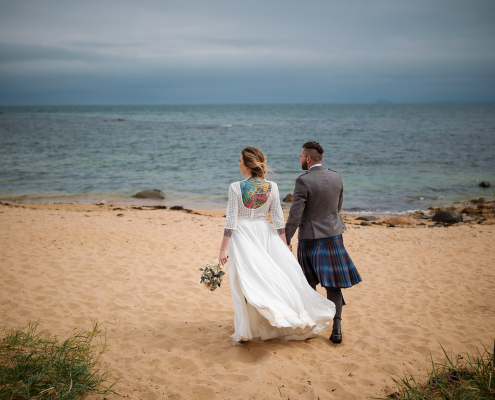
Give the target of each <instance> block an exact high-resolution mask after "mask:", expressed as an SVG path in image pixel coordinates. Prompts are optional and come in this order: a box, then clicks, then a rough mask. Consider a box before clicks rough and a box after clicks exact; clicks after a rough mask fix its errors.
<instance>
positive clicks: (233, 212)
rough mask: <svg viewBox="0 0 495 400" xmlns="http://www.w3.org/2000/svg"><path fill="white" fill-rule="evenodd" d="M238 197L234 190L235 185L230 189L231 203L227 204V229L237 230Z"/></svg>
mask: <svg viewBox="0 0 495 400" xmlns="http://www.w3.org/2000/svg"><path fill="white" fill-rule="evenodd" d="M237 202H238V197H237V193H236V192H235V190H234V184H233V183H232V184H231V185H230V187H229V202H228V204H227V220H226V221H225V229H236V228H237V213H238V204H237Z"/></svg>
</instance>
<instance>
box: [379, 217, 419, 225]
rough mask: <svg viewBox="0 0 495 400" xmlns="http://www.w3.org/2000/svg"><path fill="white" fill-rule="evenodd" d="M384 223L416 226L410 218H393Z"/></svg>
mask: <svg viewBox="0 0 495 400" xmlns="http://www.w3.org/2000/svg"><path fill="white" fill-rule="evenodd" d="M383 222H385V223H387V224H390V225H394V226H396V225H414V221H413V220H412V219H411V218H408V217H392V218H388V219H386V220H384V221H383Z"/></svg>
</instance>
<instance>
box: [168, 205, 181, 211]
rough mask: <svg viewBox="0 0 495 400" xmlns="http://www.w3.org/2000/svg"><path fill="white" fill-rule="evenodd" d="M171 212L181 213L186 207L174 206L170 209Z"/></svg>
mask: <svg viewBox="0 0 495 400" xmlns="http://www.w3.org/2000/svg"><path fill="white" fill-rule="evenodd" d="M170 209H171V210H175V211H181V210H183V209H184V207H182V206H173V207H170Z"/></svg>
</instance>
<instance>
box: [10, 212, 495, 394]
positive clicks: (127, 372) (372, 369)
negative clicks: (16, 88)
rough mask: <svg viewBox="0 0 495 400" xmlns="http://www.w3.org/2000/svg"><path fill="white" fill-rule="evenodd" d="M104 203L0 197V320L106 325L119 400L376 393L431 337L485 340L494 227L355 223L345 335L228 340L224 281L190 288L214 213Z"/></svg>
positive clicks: (457, 345) (491, 323)
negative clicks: (354, 270)
mask: <svg viewBox="0 0 495 400" xmlns="http://www.w3.org/2000/svg"><path fill="white" fill-rule="evenodd" d="M113 208H116V207H111V206H102V207H98V206H94V205H60V204H53V205H27V204H26V205H23V206H20V205H18V206H14V205H9V206H5V205H0V277H1V279H0V328H2V329H3V328H6V327H12V326H18V325H24V324H27V323H28V322H29V321H36V320H38V319H41V326H42V327H43V328H47V329H50V330H51V331H52V332H54V333H57V334H60V335H64V334H66V333H67V332H68V331H69V330H71V329H73V328H75V327H76V326H78V325H80V324H82V323H83V322H84V321H87V323H91V322H92V321H98V322H100V323H108V324H107V325H106V326H107V330H108V341H109V344H110V347H109V350H108V352H107V353H105V354H104V355H103V361H104V365H105V366H106V367H109V368H111V369H112V370H113V372H112V374H111V376H112V377H113V378H117V377H119V376H121V377H122V378H121V379H120V381H119V383H118V384H117V386H116V390H117V391H118V392H119V393H120V394H122V395H123V396H125V397H126V398H131V399H279V398H281V399H287V398H290V399H318V398H319V399H322V400H323V399H332V398H335V399H337V398H338V399H364V398H367V397H373V396H383V395H385V394H386V393H390V392H392V390H393V386H392V380H391V379H390V377H389V375H388V373H387V371H392V372H396V373H399V374H400V373H401V372H402V371H404V370H407V371H411V372H413V373H415V374H417V375H419V376H421V375H422V374H424V373H425V372H426V365H427V359H428V357H429V355H430V354H432V355H433V356H434V357H435V358H437V359H438V360H439V361H440V360H442V353H441V348H440V344H441V345H442V346H444V348H445V349H447V350H449V351H450V350H451V351H452V352H453V355H454V356H457V355H458V354H465V352H470V351H473V350H474V349H475V347H476V346H480V344H481V343H484V344H485V345H490V343H493V342H492V341H493V339H494V338H495V248H494V245H493V243H495V240H494V239H495V235H494V232H495V226H489V225H486V226H485V225H461V226H454V227H449V228H426V227H425V226H421V227H418V226H417V225H416V226H414V227H411V228H386V227H381V226H357V225H352V226H350V227H349V230H348V231H347V233H345V236H344V240H345V243H346V246H347V248H348V251H349V253H350V254H351V257H352V258H353V260H354V262H355V264H356V266H357V267H358V270H359V272H360V273H361V276H362V278H363V282H362V283H360V284H359V285H357V286H356V287H354V288H352V289H348V290H346V291H345V292H344V296H345V299H346V302H347V304H348V305H347V306H345V307H344V314H343V334H344V341H343V343H342V344H340V345H335V344H333V343H331V342H330V341H329V340H328V336H329V335H330V329H327V330H325V331H324V332H322V333H320V334H319V335H318V336H317V337H315V338H314V339H310V340H307V341H304V342H285V341H280V340H270V341H266V342H262V341H259V340H253V341H251V342H249V343H247V344H236V343H234V342H233V341H232V340H231V339H230V335H231V334H232V333H233V330H234V328H233V306H232V302H231V299H230V288H229V285H228V279H227V280H226V281H225V284H224V285H223V286H222V287H221V288H220V289H219V290H218V291H216V292H214V293H210V292H207V291H206V290H205V289H203V288H202V287H201V286H200V285H198V283H197V281H198V278H199V271H198V269H199V268H201V267H202V266H204V264H205V263H206V262H210V261H213V260H214V259H215V258H216V257H217V255H218V248H219V244H220V241H221V237H222V231H223V224H224V218H222V215H223V213H222V212H220V213H219V212H216V213H211V215H212V216H206V215H193V214H187V213H184V212H181V211H171V210H147V209H144V210H135V209H132V208H130V207H119V208H122V209H121V210H113ZM119 214H121V215H120V216H119ZM319 291H320V293H322V294H323V293H324V291H323V290H321V289H319Z"/></svg>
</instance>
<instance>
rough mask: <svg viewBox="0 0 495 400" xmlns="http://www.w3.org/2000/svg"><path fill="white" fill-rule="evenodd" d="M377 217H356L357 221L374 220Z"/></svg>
mask: <svg viewBox="0 0 495 400" xmlns="http://www.w3.org/2000/svg"><path fill="white" fill-rule="evenodd" d="M377 219H378V218H376V217H374V216H373V215H363V216H361V217H358V218H356V220H357V221H376V220H377Z"/></svg>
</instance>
